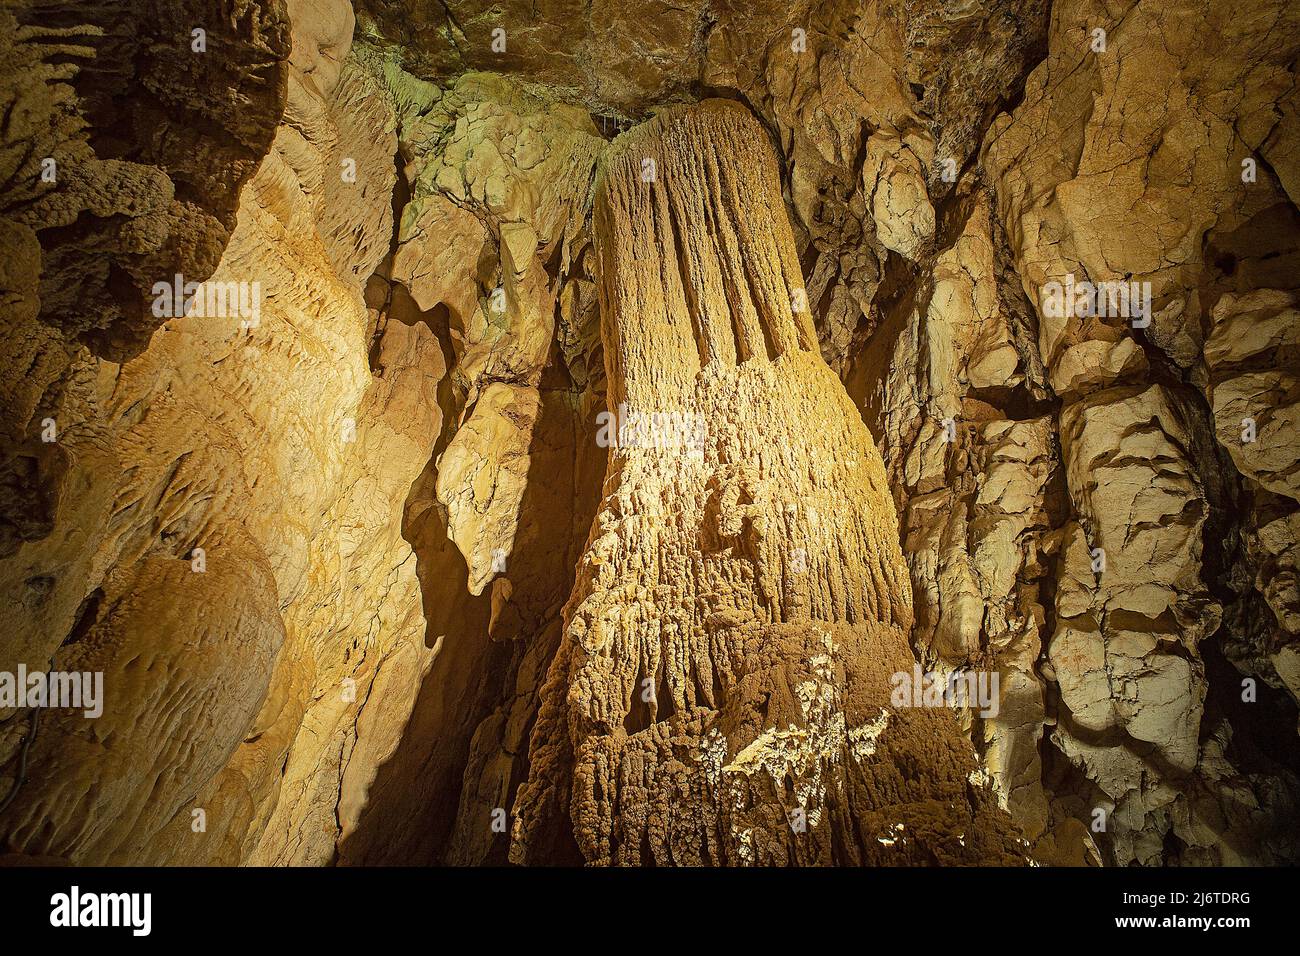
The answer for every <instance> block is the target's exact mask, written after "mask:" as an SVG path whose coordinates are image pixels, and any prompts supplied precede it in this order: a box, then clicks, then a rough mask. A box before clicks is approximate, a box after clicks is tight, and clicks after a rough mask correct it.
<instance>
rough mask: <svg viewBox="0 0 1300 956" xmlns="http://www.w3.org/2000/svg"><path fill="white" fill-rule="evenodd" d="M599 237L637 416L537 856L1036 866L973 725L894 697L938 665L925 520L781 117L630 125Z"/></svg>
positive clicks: (628, 407)
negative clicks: (820, 254) (976, 743)
mask: <svg viewBox="0 0 1300 956" xmlns="http://www.w3.org/2000/svg"><path fill="white" fill-rule="evenodd" d="M595 230H596V242H597V247H598V252H599V267H600V282H601V297H602V300H601V305H602V323H603V329H602V332H603V335H604V340H605V355H606V366H607V372H608V377H609V405H610V408H611V409H612V410H615V411H617V412H618V413H619V414H621V415H622V417H623V421H622V422H620V423H619V424H622V425H629V426H631V427H627V428H624V429H623V432H624V434H623V435H622V438H623V439H624V444H622V445H621V446H619V447H611V450H610V457H609V469H608V474H607V477H606V484H605V489H604V491H605V497H604V499H603V501H602V504H601V507H600V509H599V512H598V514H597V517H596V520H595V523H594V525H593V527H592V530H591V534H590V537H589V540H588V545H587V550H586V554H585V556H584V557H583V559H582V560H581V562H580V565H579V567H578V572H577V583H576V585H575V590H574V594H573V596H572V597H571V599H570V601H569V604H568V606H567V607H566V609H565V635H564V639H563V642H562V644H561V647H560V650H559V653H558V655H557V657H556V660H555V662H554V663H553V665H552V668H551V671H550V674H549V676H548V679H547V683H546V686H545V687H544V688H543V692H542V706H541V710H540V712H539V716H538V720H537V725H536V727H535V728H534V732H533V736H532V747H531V769H530V774H529V778H528V780H527V781H526V782H525V784H524V785H523V786H522V787H521V789H520V791H519V796H518V799H517V801H516V805H515V808H514V811H515V814H514V815H515V822H514V829H513V836H512V848H511V857H512V859H513V860H515V861H516V862H520V863H533V864H545V863H547V862H554V861H557V860H560V859H565V858H566V851H567V854H568V857H572V853H573V849H574V843H575V841H576V849H577V850H578V852H580V854H581V856H582V858H583V859H585V860H586V861H587V862H589V863H596V864H609V863H616V864H652V863H653V864H658V865H668V864H680V865H700V864H705V865H708V864H715V865H732V864H887V863H896V864H913V865H915V864H924V863H946V864H953V863H972V864H973V863H994V864H996V863H1013V862H1018V861H1021V860H1023V858H1024V857H1023V853H1022V852H1021V847H1020V846H1019V845H1018V843H1017V836H1016V834H1015V832H1014V827H1013V825H1012V823H1011V821H1010V819H1009V818H1008V817H1007V816H1006V815H1005V814H1004V813H1002V812H1001V811H999V810H998V809H997V807H996V804H995V803H994V801H993V798H992V796H991V794H990V793H989V792H988V791H987V790H986V789H984V788H983V787H982V786H980V785H979V784H978V783H977V782H976V781H978V779H979V775H978V774H977V773H976V764H975V760H974V755H973V752H972V751H971V748H970V745H969V743H968V742H967V740H966V739H965V737H964V736H963V735H962V733H961V732H960V730H959V728H958V725H957V723H956V720H955V717H954V715H953V714H952V712H951V711H949V710H948V709H946V708H943V707H940V708H930V709H925V708H895V707H893V706H891V705H890V690H891V687H890V680H891V675H893V674H895V673H897V672H908V673H910V672H911V670H912V666H913V658H912V656H911V653H910V651H909V648H908V637H907V636H908V631H909V629H910V628H911V624H912V610H911V590H910V584H909V580H908V572H907V567H906V565H905V564H904V561H903V557H902V554H901V552H900V550H899V545H898V526H897V519H896V516H895V514H894V508H893V504H892V502H891V499H890V496H889V491H888V487H887V485H886V481H885V475H884V469H883V467H882V464H881V460H880V456H879V453H878V452H877V451H876V448H875V446H874V444H873V443H872V440H871V436H870V434H869V433H868V431H867V429H866V427H865V426H864V425H863V423H862V419H861V417H860V416H859V414H858V412H857V409H856V408H855V407H854V405H853V403H852V401H851V400H850V399H849V398H848V396H847V395H846V394H845V391H844V388H843V386H842V385H841V384H840V381H839V379H838V378H837V377H836V376H835V374H834V373H833V372H832V371H831V370H830V369H829V368H828V367H827V366H826V364H825V363H824V362H823V361H822V358H821V356H820V354H819V352H818V347H817V337H816V334H815V332H814V329H813V326H812V322H811V319H810V316H809V314H808V311H807V308H806V304H805V303H804V302H803V301H802V300H803V295H804V293H803V280H802V278H801V276H800V271H799V265H798V261H797V259H796V254H795V248H794V241H793V237H792V235H791V232H790V228H789V224H788V222H787V220H786V217H785V211H784V207H783V205H782V200H781V188H780V184H779V181H778V177H777V168H776V164H775V160H774V158H773V155H772V151H771V148H770V146H769V144H768V141H767V139H766V137H765V134H764V132H763V130H762V128H761V127H760V126H759V124H758V123H757V122H756V121H755V120H754V119H753V117H752V116H751V115H750V114H749V113H748V112H747V111H746V110H745V109H744V108H743V107H741V106H739V105H738V104H735V103H732V102H729V101H720V100H715V101H708V102H705V103H701V104H698V105H694V106H690V107H681V108H672V109H669V110H666V111H664V112H662V113H660V114H659V115H658V116H656V117H655V118H654V119H653V120H651V121H650V122H647V123H646V124H644V125H642V126H640V127H637V128H635V129H633V130H632V131H630V132H629V133H627V134H624V135H623V136H621V137H620V138H619V139H618V140H616V141H615V142H614V143H613V144H612V146H611V149H610V151H609V154H608V157H607V160H606V162H605V164H604V166H603V169H602V172H601V175H600V178H599V181H598V184H597V197H596V208H595ZM633 418H634V419H635V421H634V422H630V421H628V420H629V419H633ZM610 431H611V433H612V436H613V437H617V436H618V429H614V428H611V429H610ZM629 439H630V440H629ZM696 439H700V440H699V441H698V442H697V441H696Z"/></svg>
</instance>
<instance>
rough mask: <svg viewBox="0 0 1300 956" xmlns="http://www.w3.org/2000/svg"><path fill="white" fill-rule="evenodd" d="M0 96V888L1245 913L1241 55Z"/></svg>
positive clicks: (1238, 36)
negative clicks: (598, 883) (631, 895)
mask: <svg viewBox="0 0 1300 956" xmlns="http://www.w3.org/2000/svg"><path fill="white" fill-rule="evenodd" d="M0 53H2V54H3V56H0V105H2V106H3V107H4V109H3V111H2V115H4V116H5V117H6V120H5V122H4V124H2V125H0V309H2V310H3V321H0V861H2V862H8V863H30V862H70V863H77V864H126V863H141V864H202V865H236V864H259V865H313V866H317V865H373V864H390V863H404V864H452V865H483V864H507V863H513V864H521V865H559V864H597V865H607V864H608V865H652V864H653V865H657V866H665V865H727V866H730V865H789V864H794V865H802V864H815V865H861V864H866V865H886V864H896V865H933V864H993V865H1021V864H1024V863H1026V862H1035V863H1039V864H1044V865H1055V864H1086V865H1133V864H1137V865H1148V866H1160V865H1204V864H1234V865H1237V864H1239V865H1269V864H1278V863H1290V862H1295V861H1297V860H1298V859H1300V826H1298V825H1297V823H1296V820H1297V812H1298V811H1300V737H1298V736H1297V730H1298V724H1300V722H1298V720H1297V700H1298V699H1300V589H1298V586H1297V580H1298V579H1300V578H1298V576H1300V545H1298V544H1297V535H1298V533H1300V483H1298V480H1297V475H1298V474H1300V434H1298V433H1297V427H1298V426H1297V422H1298V420H1300V416H1298V414H1297V403H1298V402H1300V384H1298V383H1300V378H1298V377H1297V376H1298V375H1300V371H1298V370H1300V308H1298V306H1297V302H1298V301H1300V281H1298V280H1297V278H1296V277H1297V276H1298V275H1300V253H1298V252H1297V250H1300V212H1298V211H1297V189H1300V165H1298V164H1297V161H1296V157H1297V155H1300V125H1298V123H1300V119H1298V115H1300V110H1298V109H1297V93H1296V90H1297V89H1298V88H1300V86H1298V84H1297V82H1296V80H1297V77H1296V72H1295V71H1296V63H1297V62H1300V7H1297V5H1295V4H1294V3H1290V2H1288V0H1241V2H1239V3H1234V4H1232V5H1226V4H1221V3H1209V4H1207V3H1204V2H1201V0H1123V2H1120V3H1101V2H1099V0H1050V2H1049V0H978V2H956V0H908V2H905V3H896V2H888V0H829V2H814V0H798V2H795V3H793V4H790V3H782V4H773V3H766V2H758V3H743V4H742V3H732V2H729V0H688V2H685V3H683V4H679V5H677V6H672V7H669V6H665V5H663V4H660V3H647V2H641V0H605V2H595V3H592V2H578V0H559V2H555V3H549V4H543V5H538V4H535V3H531V2H522V0H504V2H496V3H490V4H489V3H487V2H484V0H447V2H445V3H437V4H434V3H426V2H423V0H235V2H230V0H220V2H217V0H169V2H162V0H158V2H153V0H94V2H79V3H68V2H66V0H11V2H9V3H7V4H6V5H5V6H4V9H3V10H2V11H0ZM1063 289H1070V290H1079V289H1087V290H1094V291H1096V290H1100V291H1101V294H1100V296H1095V295H1094V296H1092V297H1091V298H1084V299H1078V300H1076V299H1071V300H1070V301H1069V307H1068V308H1062V307H1061V300H1060V298H1059V297H1057V298H1053V295H1055V294H1056V293H1058V292H1060V291H1061V290H1063ZM1121 289H1122V290H1123V293H1124V294H1123V296H1122V297H1121V296H1120V294H1119V292H1120V290H1121ZM1054 290H1055V291H1054ZM1130 292H1131V293H1132V294H1131V295H1130ZM1135 304H1136V305H1135ZM20 671H21V672H22V673H24V674H30V673H37V672H39V673H40V674H42V675H44V674H47V673H49V674H51V675H60V674H62V675H73V674H77V675H81V674H84V675H89V676H90V677H91V678H95V677H96V675H97V676H98V678H99V679H101V680H102V688H103V690H102V698H103V699H102V701H101V703H102V712H100V713H93V714H91V713H88V711H93V710H94V709H97V708H86V707H71V706H61V705H60V701H58V700H53V699H33V698H31V697H29V696H26V695H18V694H16V693H12V689H13V687H14V681H13V678H14V676H15V675H17V674H18V673H20ZM968 678H969V684H965V683H964V682H965V681H966V680H967V679H968ZM50 686H56V684H53V683H52V684H51V685H50ZM88 686H94V685H93V683H92V684H91V685H88ZM956 686H969V687H972V688H974V687H979V688H981V694H980V695H979V697H978V699H972V698H971V697H970V696H966V697H963V696H961V695H954V694H953V693H952V692H951V689H952V688H953V687H956ZM936 687H937V688H939V690H938V692H937V693H927V692H926V691H927V690H928V691H934V689H935V688H936ZM5 688H10V690H9V691H6V690H5ZM985 691H987V695H985V694H984V692H985ZM6 694H8V696H6Z"/></svg>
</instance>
